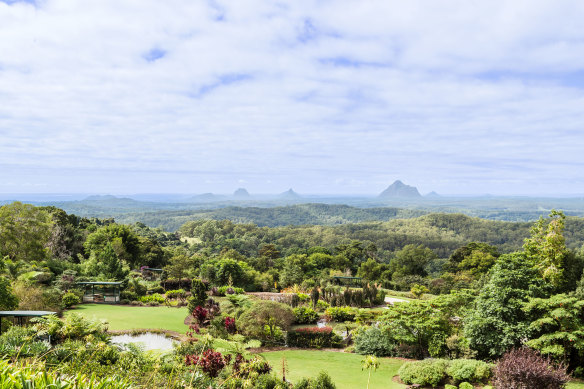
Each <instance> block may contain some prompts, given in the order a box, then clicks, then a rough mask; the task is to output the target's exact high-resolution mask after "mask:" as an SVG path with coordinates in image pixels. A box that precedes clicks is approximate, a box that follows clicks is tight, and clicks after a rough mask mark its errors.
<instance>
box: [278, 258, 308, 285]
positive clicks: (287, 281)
mask: <svg viewBox="0 0 584 389" xmlns="http://www.w3.org/2000/svg"><path fill="white" fill-rule="evenodd" d="M303 279H304V273H303V272H302V268H300V266H298V265H296V264H294V263H292V264H289V265H288V266H285V267H284V268H283V269H282V272H281V273H280V285H281V286H282V287H284V288H285V287H288V286H292V285H295V284H300V283H301V282H302V280H303Z"/></svg>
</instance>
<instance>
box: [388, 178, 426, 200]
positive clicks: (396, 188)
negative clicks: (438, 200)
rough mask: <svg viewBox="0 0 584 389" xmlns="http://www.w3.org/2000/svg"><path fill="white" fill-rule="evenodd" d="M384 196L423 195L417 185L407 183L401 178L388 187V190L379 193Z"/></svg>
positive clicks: (405, 196)
mask: <svg viewBox="0 0 584 389" xmlns="http://www.w3.org/2000/svg"><path fill="white" fill-rule="evenodd" d="M379 197H382V198H391V197H398V198H414V197H422V195H420V192H418V189H417V188H416V187H415V186H410V185H406V184H404V183H403V182H401V181H400V180H396V181H395V182H394V183H393V184H391V185H390V186H388V187H387V189H386V190H384V191H383V192H381V193H380V194H379Z"/></svg>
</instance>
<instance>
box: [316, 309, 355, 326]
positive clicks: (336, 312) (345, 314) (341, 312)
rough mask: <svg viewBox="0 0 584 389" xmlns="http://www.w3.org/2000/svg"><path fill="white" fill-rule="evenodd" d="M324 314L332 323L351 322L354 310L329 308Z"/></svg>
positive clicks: (353, 317)
mask: <svg viewBox="0 0 584 389" xmlns="http://www.w3.org/2000/svg"><path fill="white" fill-rule="evenodd" d="M324 314H325V315H326V316H327V317H328V318H330V319H331V320H333V321H338V322H343V321H353V319H355V310H354V309H352V308H351V307H329V308H327V309H326V311H325V312H324Z"/></svg>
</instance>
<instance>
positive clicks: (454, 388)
mask: <svg viewBox="0 0 584 389" xmlns="http://www.w3.org/2000/svg"><path fill="white" fill-rule="evenodd" d="M444 389H458V388H457V387H456V386H454V385H450V384H446V385H444Z"/></svg>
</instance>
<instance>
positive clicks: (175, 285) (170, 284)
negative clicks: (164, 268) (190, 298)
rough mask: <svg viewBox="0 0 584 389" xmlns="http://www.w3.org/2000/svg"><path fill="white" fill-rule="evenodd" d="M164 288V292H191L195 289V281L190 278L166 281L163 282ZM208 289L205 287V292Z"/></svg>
mask: <svg viewBox="0 0 584 389" xmlns="http://www.w3.org/2000/svg"><path fill="white" fill-rule="evenodd" d="M161 284H162V287H163V288H164V290H176V289H184V290H191V288H192V287H193V280H192V279H190V278H181V279H180V280H179V279H176V278H170V279H168V280H166V281H162V282H161ZM206 289H207V288H206V287H205V290H206Z"/></svg>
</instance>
